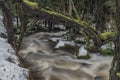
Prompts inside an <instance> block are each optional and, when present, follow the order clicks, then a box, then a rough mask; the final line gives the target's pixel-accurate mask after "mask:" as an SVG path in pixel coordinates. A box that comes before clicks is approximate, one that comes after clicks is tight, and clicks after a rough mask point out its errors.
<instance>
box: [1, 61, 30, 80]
mask: <svg viewBox="0 0 120 80" xmlns="http://www.w3.org/2000/svg"><path fill="white" fill-rule="evenodd" d="M0 73H1V74H0V80H27V77H26V76H28V72H27V70H26V69H24V68H21V67H19V66H18V65H16V64H13V63H11V62H8V61H5V60H0Z"/></svg>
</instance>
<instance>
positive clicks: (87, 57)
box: [77, 55, 90, 59]
mask: <svg viewBox="0 0 120 80" xmlns="http://www.w3.org/2000/svg"><path fill="white" fill-rule="evenodd" d="M77 59H90V55H85V56H77Z"/></svg>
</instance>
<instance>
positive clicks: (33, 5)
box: [23, 0, 38, 9]
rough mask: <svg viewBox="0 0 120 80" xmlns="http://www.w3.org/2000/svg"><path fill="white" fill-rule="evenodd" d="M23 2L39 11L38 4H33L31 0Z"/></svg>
mask: <svg viewBox="0 0 120 80" xmlns="http://www.w3.org/2000/svg"><path fill="white" fill-rule="evenodd" d="M23 2H24V3H25V4H26V5H28V6H29V7H31V8H33V9H35V8H36V9H38V4H37V3H36V2H31V1H29V0H23Z"/></svg>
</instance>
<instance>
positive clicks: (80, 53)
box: [78, 46, 87, 56]
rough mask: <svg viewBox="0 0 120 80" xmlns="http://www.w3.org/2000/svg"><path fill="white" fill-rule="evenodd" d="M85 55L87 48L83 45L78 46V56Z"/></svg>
mask: <svg viewBox="0 0 120 80" xmlns="http://www.w3.org/2000/svg"><path fill="white" fill-rule="evenodd" d="M86 55H87V50H86V49H85V47H84V46H82V47H80V48H79V54H78V56H86Z"/></svg>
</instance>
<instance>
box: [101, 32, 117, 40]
mask: <svg viewBox="0 0 120 80" xmlns="http://www.w3.org/2000/svg"><path fill="white" fill-rule="evenodd" d="M115 35H116V32H105V33H101V36H102V37H103V38H104V39H107V38H108V37H114V36H115Z"/></svg>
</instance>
